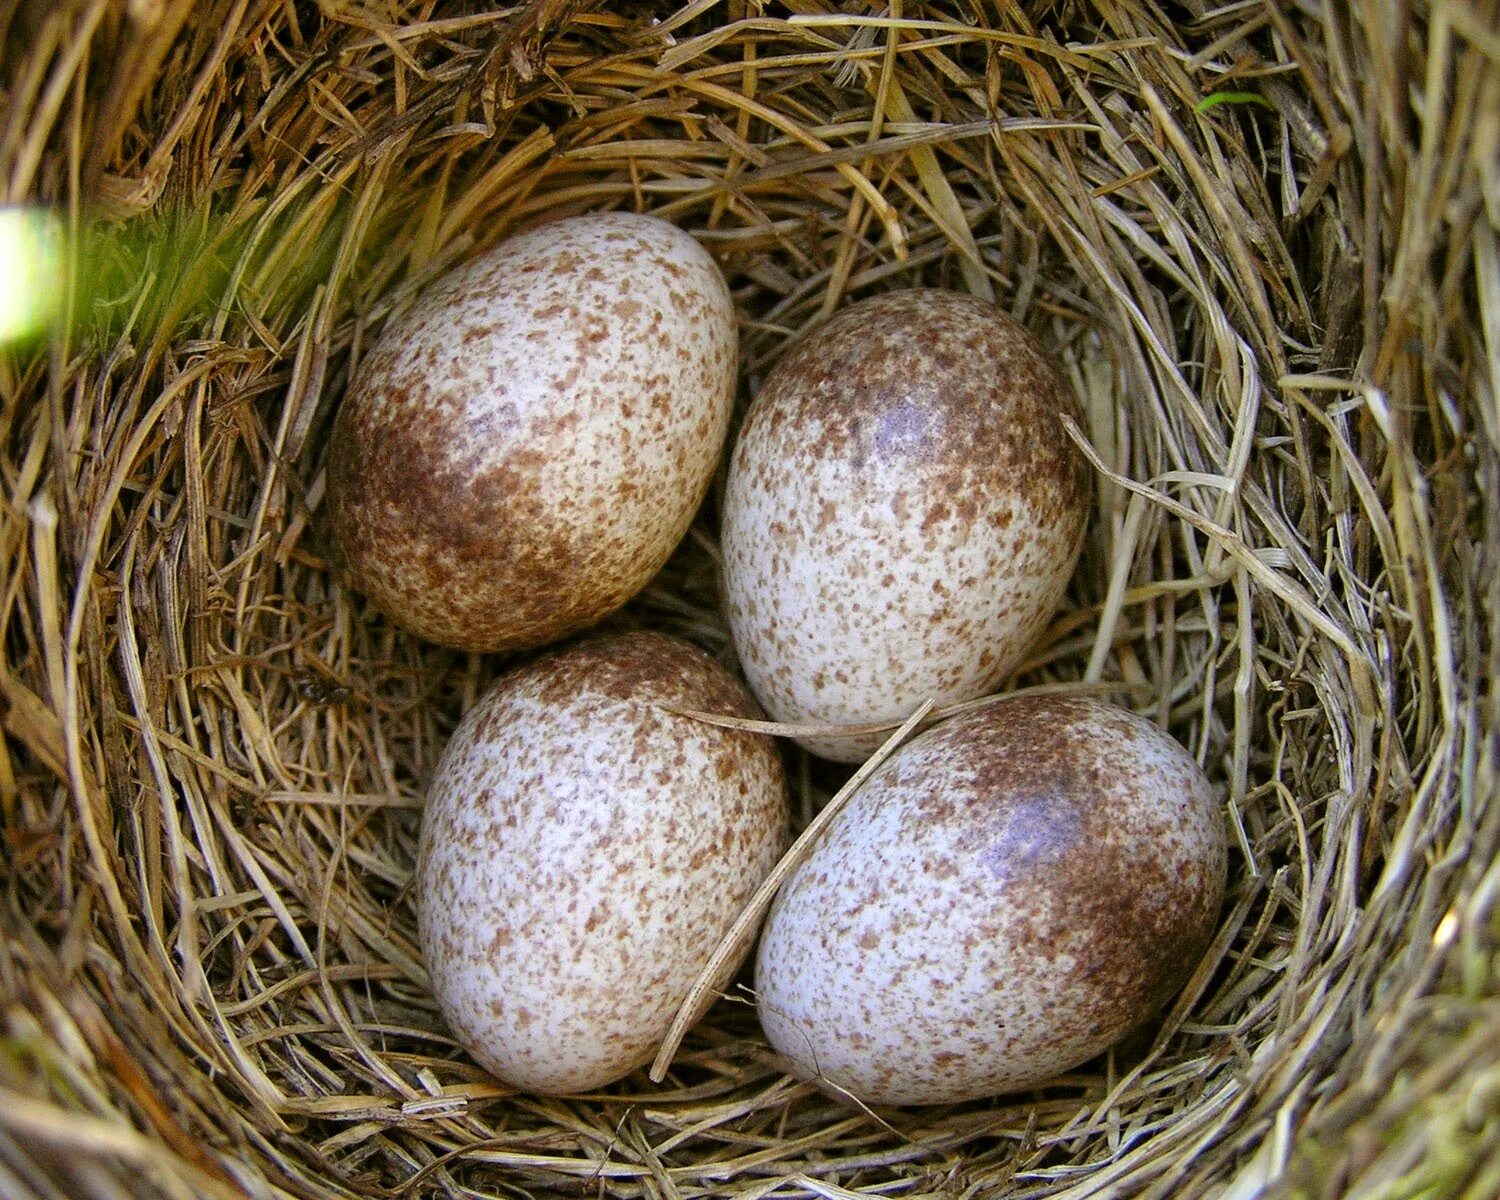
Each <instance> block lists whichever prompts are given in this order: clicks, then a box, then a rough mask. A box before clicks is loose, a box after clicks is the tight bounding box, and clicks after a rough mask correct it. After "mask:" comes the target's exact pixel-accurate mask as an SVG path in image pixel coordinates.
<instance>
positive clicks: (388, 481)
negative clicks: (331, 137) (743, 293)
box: [328, 213, 738, 651]
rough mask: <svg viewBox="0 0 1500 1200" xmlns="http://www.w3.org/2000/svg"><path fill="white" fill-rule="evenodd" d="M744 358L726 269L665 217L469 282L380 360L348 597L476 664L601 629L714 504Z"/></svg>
mask: <svg viewBox="0 0 1500 1200" xmlns="http://www.w3.org/2000/svg"><path fill="white" fill-rule="evenodd" d="M737 337H738V335H737V333H736V329H735V321H734V309H733V306H732V304H731V302H730V297H729V289H728V287H727V286H726V285H725V283H724V279H723V276H722V275H721V274H720V272H719V269H718V267H717V265H716V264H715V263H714V261H713V259H712V258H711V257H710V256H709V254H708V252H707V251H706V250H704V249H703V247H702V246H700V245H699V244H698V242H697V241H695V240H694V239H693V237H692V236H691V235H690V234H688V233H686V232H684V231H683V230H681V229H678V228H677V227H676V226H674V225H671V224H669V223H668V222H666V221H663V220H660V219H658V218H655V217H648V216H640V215H637V214H633V213H595V214H591V215H588V216H581V217H569V218H565V219H563V220H558V221H552V222H549V223H547V224H544V225H541V226H538V227H537V228H535V229H532V230H528V231H526V232H524V233H521V234H518V235H517V236H515V237H512V238H509V239H507V240H505V241H503V242H501V243H500V244H499V245H497V246H496V247H494V249H492V250H490V251H489V252H487V253H486V254H483V255H481V256H480V257H478V258H476V259H474V260H473V261H472V262H469V263H466V264H464V265H463V266H461V267H458V268H457V269H455V270H453V271H451V272H449V273H448V274H447V275H445V276H443V277H442V278H441V279H439V280H438V281H436V282H435V283H433V284H432V285H431V286H430V287H429V288H428V289H427V290H426V291H425V292H423V294H422V295H421V296H420V297H418V299H417V300H416V302H415V303H414V304H413V305H412V306H411V308H410V309H409V310H408V311H407V312H405V313H404V314H402V315H400V316H398V317H396V318H394V319H393V320H391V321H390V323H389V324H388V325H387V326H386V328H385V330H384V331H383V332H382V334H381V336H380V338H379V340H378V341H376V343H375V344H374V345H373V346H372V347H371V348H370V349H369V350H368V351H367V352H366V353H365V354H364V356H363V358H362V359H361V360H360V363H359V367H358V369H357V371H356V372H355V375H354V378H353V380H352V381H351V383H350V385H349V393H348V395H347V396H346V398H345V400H344V403H343V406H342V408H341V409H340V410H339V415H338V419H337V421H336V422H335V425H334V429H333V436H332V441H331V444H330V448H329V469H328V490H329V500H330V508H331V512H332V526H333V531H334V534H335V538H336V541H337V545H338V548H339V551H340V554H341V556H342V559H343V565H344V568H345V572H346V575H347V578H348V579H349V581H350V582H351V583H352V584H353V586H354V587H356V588H357V589H358V590H360V591H362V592H364V593H365V594H366V595H367V596H369V597H370V599H371V600H373V601H374V602H375V604H376V605H377V606H378V607H379V608H380V609H382V610H383V611H384V612H385V613H386V614H387V615H389V616H390V617H392V618H393V619H394V620H395V621H396V622H397V623H399V624H400V625H402V626H403V627H405V628H406V629H408V630H410V631H411V632H413V633H415V634H417V635H418V636H420V637H423V638H426V639H427V640H428V641H433V642H439V643H441V644H443V645H447V646H457V647H459V648H461V649H465V650H483V651H493V650H510V649H519V648H525V647H531V646H539V645H542V644H543V643H545V642H550V641H554V640H556V639H558V638H561V637H564V636H566V635H567V634H570V633H573V632H576V631H577V630H580V629H583V628H586V627H587V626H589V625H592V624H594V623H596V622H597V621H599V620H601V619H602V618H604V617H605V616H607V615H608V614H610V613H611V612H613V611H615V610H616V609H618V608H619V607H620V606H621V605H622V604H624V603H625V602H626V601H627V600H629V599H630V597H632V596H633V595H635V594H636V592H638V591H639V590H640V589H641V588H642V587H644V586H645V585H646V583H647V582H648V581H649V580H650V579H651V577H652V575H654V574H655V573H656V571H657V570H658V569H659V568H660V567H661V566H662V564H663V563H665V562H666V560H667V558H668V556H669V555H670V554H671V553H672V550H673V549H674V548H675V547H676V545H677V543H678V542H679V541H680V540H681V538H682V536H683V534H685V533H686V532H687V529H688V526H689V524H690V523H691V521H692V519H693V514H694V513H695V512H696V511H697V508H698V505H699V503H700V502H701V501H702V499H703V496H704V494H705V492H706V491H707V490H708V485H709V481H710V479H711V478H712V476H713V473H714V469H715V467H716V466H717V464H718V461H719V456H720V454H721V452H722V450H723V444H724V438H725V435H726V433H727V431H728V426H729V413H730V407H731V404H732V402H733V397H734V380H735V372H736V367H737V364H736V346H737Z"/></svg>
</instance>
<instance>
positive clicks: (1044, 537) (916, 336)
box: [722, 289, 1089, 762]
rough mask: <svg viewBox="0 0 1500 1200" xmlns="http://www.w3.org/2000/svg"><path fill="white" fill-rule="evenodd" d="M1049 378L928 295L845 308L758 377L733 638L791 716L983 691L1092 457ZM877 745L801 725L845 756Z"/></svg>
mask: <svg viewBox="0 0 1500 1200" xmlns="http://www.w3.org/2000/svg"><path fill="white" fill-rule="evenodd" d="M1063 414H1068V415H1071V416H1072V417H1073V418H1074V419H1075V420H1080V421H1081V415H1080V412H1079V409H1078V404H1077V401H1076V399H1075V398H1074V396H1073V395H1072V393H1071V391H1070V390H1069V388H1068V386H1067V384H1066V383H1065V382H1064V380H1063V379H1062V377H1061V375H1059V374H1058V372H1057V369H1056V368H1055V367H1054V366H1053V364H1052V363H1051V361H1050V360H1049V359H1048V357H1047V355H1046V353H1045V352H1044V351H1043V350H1042V348H1041V347H1040V345H1039V344H1038V343H1037V342H1036V340H1035V339H1034V338H1033V337H1032V336H1031V334H1030V333H1028V332H1027V331H1026V330H1025V329H1024V328H1023V327H1022V326H1021V325H1019V324H1018V323H1017V322H1015V321H1014V320H1012V319H1011V318H1010V317H1009V316H1007V315H1006V314H1005V313H1003V312H1001V311H1000V310H999V309H997V308H995V307H994V306H993V305H991V304H987V303H985V302H983V301H980V300H977V299H975V298H974V297H972V296H967V295H963V294H960V293H957V292H947V291H939V290H932V289H918V290H913V291H901V292H891V293H888V294H885V295H880V296H875V297H873V298H871V299H868V300H864V301H861V302H860V303H858V304H855V305H853V306H851V307H850V308H848V309H846V310H844V311H843V312H842V313H840V314H838V315H837V316H835V317H834V318H833V319H832V320H830V321H829V322H828V323H827V324H825V325H823V326H822V327H821V328H819V329H817V330H815V331H814V332H813V333H811V334H809V335H808V336H807V337H806V338H805V339H804V340H803V341H801V342H800V343H798V344H797V345H796V346H794V347H793V348H792V349H791V350H790V351H788V352H787V353H786V354H785V355H784V356H783V357H782V358H781V359H780V360H779V361H778V362H777V364H776V366H775V367H774V368H773V369H772V371H771V372H770V374H769V375H768V376H767V378H766V381H765V385H764V386H763V387H762V389H761V391H760V393H759V395H758V396H757V397H756V399H755V402H754V404H753V405H752V406H751V409H750V411H749V413H748V414H747V416H746V419H745V422H744V425H743V427H742V429H741V431H740V434H739V437H738V439H737V441H736V444H735V447H734V452H733V455H732V457H731V460H730V466H729V474H728V482H727V487H726V491H725V498H724V506H723V524H722V545H723V555H724V598H725V611H726V614H727V617H728V621H729V626H730V629H731V631H732V632H733V635H734V644H735V648H736V650H737V651H738V652H739V656H740V660H741V662H742V664H743V666H744V670H745V675H746V678H747V679H748V680H749V682H750V686H751V688H752V690H753V691H754V692H755V694H756V696H757V698H758V699H759V700H760V702H761V704H762V705H763V706H764V707H765V709H766V711H767V712H769V713H770V714H771V716H772V717H774V718H775V719H776V720H779V721H790V722H818V723H822V722H829V723H836V724H861V723H864V722H876V721H895V720H903V719H905V718H906V717H907V716H908V715H909V714H910V713H911V711H912V710H913V709H914V708H915V707H916V706H917V705H918V704H920V703H921V702H922V701H923V700H925V699H927V698H929V697H931V698H933V699H935V700H937V701H938V702H939V703H948V702H952V701H958V700H967V699H972V698H975V697H978V696H982V695H984V694H986V693H988V692H990V691H993V690H994V688H995V685H996V684H998V683H999V682H1000V681H1001V680H1002V679H1003V678H1004V677H1005V676H1006V674H1007V673H1008V672H1009V671H1010V670H1011V669H1012V668H1013V667H1014V666H1015V665H1016V663H1017V662H1018V661H1019V660H1020V658H1021V656H1022V655H1023V654H1024V653H1025V652H1026V650H1027V649H1028V648H1029V647H1030V646H1031V644H1032V643H1033V642H1034V641H1035V640H1036V638H1037V636H1038V635H1039V634H1040V633H1041V632H1042V630H1043V629H1044V628H1045V627H1046V625H1047V622H1048V621H1049V620H1050V618H1051V616H1052V613H1053V611H1054V609H1055V608H1056V607H1057V604H1058V601H1059V600H1060V599H1061V597H1062V594H1063V591H1064V589H1065V588H1066V586H1067V583H1068V579H1069V577H1070V576H1071V575H1072V573H1073V568H1074V565H1075V563H1076V562H1077V559H1078V553H1079V550H1080V548H1081V546H1082V538H1083V531H1084V525H1085V521H1086V518H1087V511H1088V499H1089V475H1088V471H1087V463H1086V461H1085V460H1084V458H1083V456H1082V455H1081V454H1080V453H1079V452H1078V450H1077V448H1076V447H1075V446H1074V445H1073V443H1072V442H1071V441H1070V440H1069V438H1068V436H1067V434H1066V432H1065V430H1064V428H1063V425H1062V422H1061V421H1060V419H1059V418H1060V417H1061V416H1062V415H1063ZM883 736H884V735H871V736H863V737H860V736H848V735H835V736H831V737H808V738H804V739H801V740H802V744H803V745H804V746H806V747H807V748H808V749H810V750H812V751H813V752H814V753H816V754H820V755H823V756H824V757H827V758H832V759H837V760H840V761H846V762H852V761H858V760H861V759H863V758H865V757H867V756H868V755H869V754H870V752H871V751H873V750H874V749H875V748H876V747H877V746H878V745H879V744H880V742H881V741H882V740H883Z"/></svg>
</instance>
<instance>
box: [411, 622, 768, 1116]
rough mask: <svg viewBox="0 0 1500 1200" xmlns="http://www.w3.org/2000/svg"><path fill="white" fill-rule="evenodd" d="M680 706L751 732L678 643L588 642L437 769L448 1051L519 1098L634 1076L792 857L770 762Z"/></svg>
mask: <svg viewBox="0 0 1500 1200" xmlns="http://www.w3.org/2000/svg"><path fill="white" fill-rule="evenodd" d="M685 708H687V709H697V710H706V711H709V712H716V713H721V714H724V715H728V716H756V715H758V713H759V710H758V709H757V708H756V706H755V702H754V701H753V700H752V699H751V698H750V695H749V693H748V692H746V691H745V689H744V687H743V686H741V685H740V684H739V683H737V682H736V681H735V680H734V679H733V678H732V677H731V676H730V675H729V674H728V673H727V672H726V671H725V670H724V669H723V668H722V667H720V666H719V665H718V663H716V662H714V661H713V659H711V658H709V657H708V655H706V654H704V653H703V652H702V651H701V650H698V649H696V648H695V647H693V646H690V645H688V644H687V643H685V642H682V641H679V640H677V639H675V638H670V637H666V636H664V635H662V634H656V633H629V634H624V635H619V636H614V637H598V638H593V639H590V640H586V641H584V642H581V643H579V644H578V645H576V646H573V647H570V648H568V649H564V650H560V651H555V652H552V653H548V654H544V655H542V656H541V657H539V658H537V659H535V660H533V661H532V662H530V663H528V664H526V665H524V666H522V667H520V668H518V669H517V670H515V671H513V672H511V673H510V674H508V675H505V676H503V677H502V678H501V679H499V680H498V681H497V682H496V683H495V685H494V686H493V687H492V688H491V690H490V691H489V692H487V693H486V694H485V695H484V697H483V698H481V700H480V701H479V703H478V704H476V705H475V706H474V707H473V708H472V709H471V710H470V711H469V712H468V714H467V715H466V716H465V717H464V719H463V721H462V722H461V723H460V725H459V727H458V729H457V731H456V732H455V733H454V735H453V737H452V739H451V740H450V742H449V743H448V746H447V748H446V749H445V750H444V751H443V756H442V759H441V761H440V762H439V764H438V768H437V772H436V774H435V776H434V778H433V780H432V783H431V785H430V787H429V789H428V795H427V804H426V808H425V810H424V812H423V815H422V835H421V844H420V849H419V852H418V861H417V871H416V878H415V882H414V892H415V895H416V901H417V917H418V927H419V930H420V933H421V939H422V946H423V953H424V955H425V958H426V962H427V969H428V971H429V973H430V974H431V977H432V987H433V991H434V992H435V994H436V996H437V999H438V1003H439V1006H440V1007H441V1009H442V1011H443V1014H444V1016H445V1017H446V1018H447V1020H448V1024H449V1026H450V1027H451V1028H452V1030H453V1032H454V1034H455V1035H456V1037H457V1038H458V1040H459V1042H460V1043H461V1044H462V1045H463V1046H464V1047H466V1048H467V1049H468V1050H469V1052H470V1053H471V1054H472V1055H473V1056H474V1058H475V1059H476V1060H477V1061H478V1062H480V1063H481V1064H482V1065H484V1066H485V1067H487V1068H488V1069H489V1070H491V1071H493V1072H494V1073H495V1074H496V1075H497V1076H498V1077H499V1078H500V1079H502V1080H504V1081H505V1082H507V1083H509V1084H512V1085H513V1086H515V1087H518V1088H522V1089H525V1090H528V1091H536V1092H548V1093H563V1092H578V1091H585V1090H588V1089H592V1088H596V1087H601V1086H603V1085H604V1084H606V1083H609V1082H610V1081H612V1080H614V1079H618V1078H619V1077H620V1076H622V1075H624V1074H626V1073H627V1072H629V1071H630V1070H632V1069H633V1068H635V1067H637V1066H640V1065H641V1064H643V1063H644V1062H646V1061H647V1059H649V1058H650V1056H651V1055H652V1053H653V1052H654V1051H655V1050H656V1048H657V1046H658V1044H659V1043H660V1042H661V1039H662V1037H663V1036H664V1035H665V1034H666V1032H667V1029H668V1027H669V1026H670V1024H671V1022H672V1019H673V1017H674V1016H675V1014H676V1012H677V1009H678V1007H679V1005H680V1004H681V1003H682V1002H683V1000H684V999H685V998H686V996H687V993H688V990H689V988H690V987H691V985H692V983H693V981H694V979H695V978H696V977H697V974H698V972H699V971H700V970H701V969H702V968H703V967H704V966H705V965H706V963H707V962H708V959H709V957H710V955H711V954H712V953H713V952H714V950H715V949H716V948H717V946H718V944H719V942H720V940H721V939H722V938H723V936H724V935H725V934H726V933H727V932H728V931H729V929H730V926H731V925H732V924H733V923H734V919H735V917H736V916H738V914H739V911H740V908H741V907H742V906H743V905H744V904H745V902H746V901H747V900H748V899H749V898H750V895H751V893H753V892H754V890H755V888H756V887H757V886H758V885H759V884H760V882H761V880H762V879H764V878H765V876H766V874H767V873H768V872H769V871H770V870H771V868H772V867H773V866H774V865H775V864H776V861H777V859H778V858H779V857H780V855H781V852H782V850H783V849H784V848H785V845H786V840H787V803H786V788H785V781H784V779H783V775H782V768H781V757H780V753H779V751H778V750H777V748H776V746H775V744H774V743H773V742H772V741H771V740H770V739H769V738H766V737H763V736H761V735H758V734H753V733H745V732H740V731H737V730H732V729H724V728H721V727H719V726H716V725H710V724H707V723H705V722H702V721H698V720H694V719H692V718H689V717H685V716H678V715H676V713H674V712H673V711H670V710H673V709H685ZM746 949H747V950H748V947H746Z"/></svg>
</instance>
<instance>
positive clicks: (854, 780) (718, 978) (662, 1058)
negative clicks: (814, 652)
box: [651, 700, 932, 1083]
mask: <svg viewBox="0 0 1500 1200" xmlns="http://www.w3.org/2000/svg"><path fill="white" fill-rule="evenodd" d="M931 711H932V701H931V700H926V701H923V702H922V703H921V704H919V705H918V706H917V708H916V710H915V711H914V712H913V713H912V714H911V716H909V717H908V718H907V719H906V720H905V721H904V722H902V724H901V726H900V728H898V729H897V730H896V732H895V733H893V734H891V736H890V737H888V738H887V739H886V740H885V742H884V743H883V744H882V745H881V746H880V748H879V749H878V750H876V751H875V753H874V754H872V755H871V756H870V757H869V758H868V759H867V760H866V761H865V762H864V763H863V764H862V765H861V766H860V768H859V769H858V770H857V771H855V772H854V774H853V775H851V776H850V777H849V780H848V782H847V783H845V784H844V786H843V787H841V788H839V790H838V791H837V792H836V793H835V794H834V795H833V797H832V798H831V799H830V800H829V801H828V803H827V804H825V805H824V806H823V807H822V809H821V810H820V811H819V812H818V815H817V816H816V817H814V818H813V819H812V820H811V821H809V822H808V825H807V828H806V829H804V830H803V831H802V832H801V833H800V834H798V835H797V840H796V841H795V842H793V843H792V845H791V847H790V849H788V850H787V852H786V853H785V854H783V855H782V856H781V859H780V861H779V862H777V864H776V866H775V867H773V868H772V869H771V873H770V874H769V875H767V876H766V877H765V879H764V880H763V881H762V882H761V884H760V886H759V887H757V888H756V889H755V894H754V895H752V896H751V897H750V899H749V900H748V901H746V903H745V907H744V908H743V909H742V910H741V912H740V915H739V916H738V917H736V918H735V920H734V924H733V925H731V926H730V927H729V932H728V933H726V934H725V935H724V937H723V938H722V939H721V940H720V942H719V945H718V946H717V947H715V949H714V952H713V954H711V955H710V956H709V959H708V962H707V963H705V964H704V966H703V969H702V970H701V971H699V972H698V978H697V979H695V980H693V984H692V987H690V988H689V989H688V993H687V997H686V998H685V999H684V1000H683V1002H682V1007H681V1008H679V1009H678V1011H677V1016H676V1017H675V1018H673V1020H672V1027H671V1028H670V1029H668V1030H667V1036H666V1037H665V1038H664V1039H663V1040H662V1044H661V1049H660V1050H658V1051H657V1053H656V1058H655V1060H654V1061H653V1062H652V1064H651V1079H652V1082H654V1083H660V1082H661V1081H662V1080H663V1079H664V1078H666V1074H667V1068H668V1067H669V1066H671V1065H672V1056H673V1055H674V1054H676V1053H677V1048H678V1047H679V1046H680V1045H681V1044H682V1039H683V1036H684V1035H685V1034H686V1033H687V1031H688V1027H689V1026H690V1025H693V1024H695V1023H696V1022H697V1021H699V1020H701V1019H702V1017H703V1014H704V1013H705V1012H706V1011H707V1009H708V1005H709V1004H710V1003H711V1002H712V1000H713V997H714V996H716V995H718V994H719V993H720V992H722V991H723V989H724V985H725V984H726V983H727V982H728V976H729V975H730V974H732V973H733V971H734V964H735V963H736V962H738V960H739V959H740V958H741V957H742V956H743V954H744V953H745V949H746V947H747V946H748V944H749V943H750V942H751V941H752V940H753V939H754V937H755V931H756V930H757V929H758V928H759V927H760V922H761V918H762V917H764V916H765V914H766V912H767V911H768V910H769V909H770V907H771V902H772V901H773V900H775V899H776V893H777V892H778V891H779V890H780V889H781V885H782V884H783V883H785V882H786V880H787V876H789V875H790V874H791V873H792V872H793V871H795V870H796V869H797V867H798V865H799V864H800V863H802V861H803V860H804V859H806V858H807V856H808V855H809V854H810V853H812V849H813V847H814V846H816V845H817V842H818V838H820V837H821V836H822V835H823V831H824V830H825V829H827V828H828V826H829V825H831V824H832V823H833V822H834V820H836V819H837V817H838V815H839V813H840V812H842V811H843V809H844V806H845V805H846V804H848V803H849V801H850V799H851V798H852V797H853V796H854V794H855V793H856V792H857V791H859V789H860V786H861V785H862V784H863V783H864V782H865V780H867V779H868V778H869V777H870V776H871V775H873V774H874V773H875V772H876V771H877V770H878V769H879V767H880V765H881V764H882V763H883V762H885V760H886V759H887V758H889V757H890V756H891V755H892V754H893V753H894V752H895V751H896V750H897V749H898V748H899V747H900V745H901V743H902V742H904V741H905V740H906V739H907V737H909V736H910V735H911V733H912V731H913V730H915V729H917V728H919V727H920V726H921V724H922V722H923V721H924V720H925V719H926V717H927V714H928V713H930V712H931Z"/></svg>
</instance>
